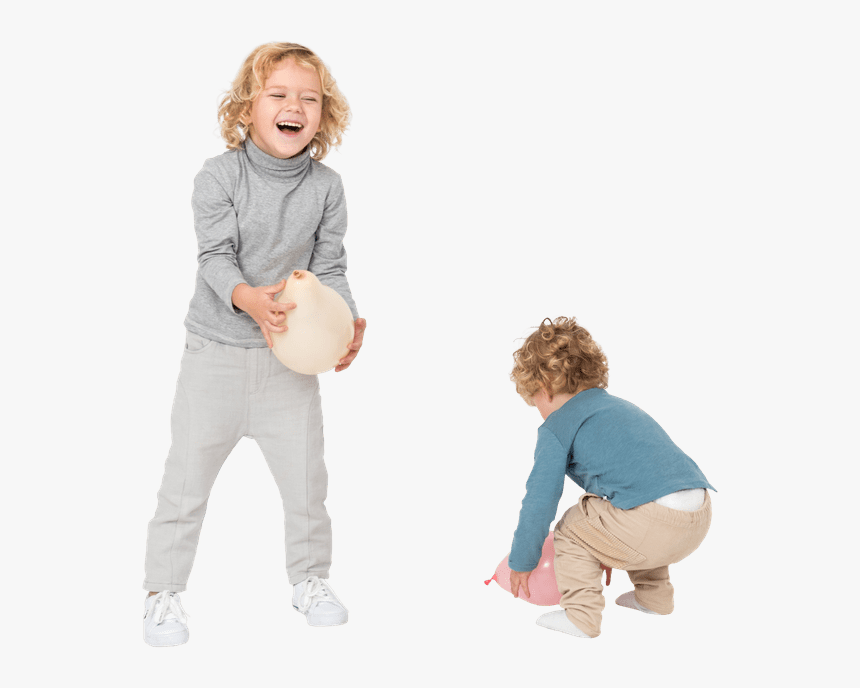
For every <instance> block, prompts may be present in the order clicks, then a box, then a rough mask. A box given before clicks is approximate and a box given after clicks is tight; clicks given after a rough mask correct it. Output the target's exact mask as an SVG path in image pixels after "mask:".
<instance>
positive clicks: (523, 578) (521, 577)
mask: <svg viewBox="0 0 860 688" xmlns="http://www.w3.org/2000/svg"><path fill="white" fill-rule="evenodd" d="M531 575H532V572H531V571H513V570H511V592H512V593H513V595H514V597H519V594H518V593H519V589H520V586H522V589H523V592H524V593H525V594H526V597H531V596H532V594H531V593H530V592H529V576H531Z"/></svg>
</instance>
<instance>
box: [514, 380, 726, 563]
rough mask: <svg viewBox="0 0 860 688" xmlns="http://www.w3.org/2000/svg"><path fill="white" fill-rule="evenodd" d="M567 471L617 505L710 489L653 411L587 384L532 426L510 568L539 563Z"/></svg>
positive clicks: (643, 502) (696, 467)
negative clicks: (531, 454)
mask: <svg viewBox="0 0 860 688" xmlns="http://www.w3.org/2000/svg"><path fill="white" fill-rule="evenodd" d="M565 474H567V475H568V476H570V478H571V479H572V480H573V482H575V483H576V484H577V485H579V486H580V487H581V488H583V489H584V490H585V491H586V492H590V493H592V494H595V495H598V496H600V497H606V498H607V499H608V500H609V501H610V502H611V503H612V506H614V507H617V508H619V509H632V508H634V507H637V506H639V505H640V504H645V503H647V502H653V501H654V500H655V499H658V498H660V497H663V496H664V495H667V494H671V493H672V492H677V491H678V490H687V489H691V488H695V487H705V488H708V489H711V490H713V489H714V488H713V487H712V486H711V484H710V483H709V482H708V481H707V479H706V478H705V476H704V474H703V473H702V471H701V470H699V467H698V466H697V465H696V463H695V462H694V461H693V460H692V459H691V458H690V457H689V456H687V455H686V454H685V453H684V452H682V451H681V450H680V449H679V448H678V447H677V446H676V445H675V443H674V442H672V440H671V439H669V435H667V434H666V432H665V431H664V430H663V428H661V427H660V426H659V425H658V424H657V422H656V421H655V420H654V419H653V418H651V416H649V415H648V414H647V413H645V412H644V411H643V410H642V409H640V408H639V407H638V406H634V405H633V404H631V403H630V402H627V401H624V400H623V399H619V398H618V397H614V396H612V395H611V394H609V393H608V392H607V391H606V390H605V389H598V388H594V389H587V390H585V391H584V392H580V393H579V394H577V395H576V396H574V397H573V398H572V399H570V400H569V401H568V402H567V403H565V404H564V406H562V407H561V408H559V409H557V410H556V411H554V412H553V413H551V414H550V415H549V417H548V418H547V419H546V421H545V422H544V424H543V425H541V426H540V428H539V429H538V441H537V447H536V448H535V463H534V468H532V472H531V475H530V476H529V479H528V482H527V483H526V496H525V498H524V499H523V506H522V509H521V510H520V520H519V525H518V526H517V530H516V532H515V533H514V542H513V545H512V546H511V554H510V557H508V565H509V566H510V567H511V569H512V570H514V571H531V570H532V569H534V568H535V567H536V566H537V565H538V562H539V561H540V555H541V546H542V545H543V541H544V540H545V539H546V535H547V532H548V531H549V524H550V522H551V521H552V520H553V519H554V518H555V515H556V510H557V509H558V501H559V499H561V493H562V490H563V488H564V476H565ZM714 491H716V490H714Z"/></svg>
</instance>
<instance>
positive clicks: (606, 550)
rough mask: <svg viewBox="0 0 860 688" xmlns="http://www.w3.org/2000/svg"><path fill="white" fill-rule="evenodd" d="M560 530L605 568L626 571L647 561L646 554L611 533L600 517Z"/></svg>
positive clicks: (567, 525)
mask: <svg viewBox="0 0 860 688" xmlns="http://www.w3.org/2000/svg"><path fill="white" fill-rule="evenodd" d="M560 530H561V534H562V535H565V536H567V537H569V538H570V539H572V540H573V541H574V542H576V543H578V544H579V545H581V546H582V547H584V548H585V549H587V550H588V551H589V552H590V553H591V554H592V555H593V556H594V557H595V558H596V559H597V560H598V561H600V563H601V564H603V565H604V566H609V567H610V568H613V569H622V570H624V569H626V568H627V567H629V566H635V565H636V564H638V563H640V562H642V561H645V555H644V554H640V553H639V552H637V551H636V550H635V549H633V548H632V547H629V546H628V545H626V544H625V543H624V542H622V541H621V540H620V539H618V538H617V537H616V536H615V535H613V534H612V533H610V532H609V531H608V530H607V529H606V526H604V525H603V521H601V520H600V516H592V517H591V518H583V519H579V520H577V521H574V522H573V523H570V524H564V525H563V526H562V527H561V529H560Z"/></svg>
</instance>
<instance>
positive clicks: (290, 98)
mask: <svg viewBox="0 0 860 688" xmlns="http://www.w3.org/2000/svg"><path fill="white" fill-rule="evenodd" d="M301 104H302V101H301V98H299V96H298V95H297V94H292V95H290V94H287V97H286V98H285V99H284V109H286V110H300V109H301Z"/></svg>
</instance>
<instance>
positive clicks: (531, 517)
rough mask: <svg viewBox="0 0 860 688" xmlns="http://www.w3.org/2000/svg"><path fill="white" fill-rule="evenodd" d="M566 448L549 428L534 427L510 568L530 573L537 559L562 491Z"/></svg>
mask: <svg viewBox="0 0 860 688" xmlns="http://www.w3.org/2000/svg"><path fill="white" fill-rule="evenodd" d="M567 451H568V450H567V448H565V447H563V446H562V445H561V443H560V442H559V441H558V438H557V437H556V436H555V435H554V434H553V433H552V431H551V430H548V429H547V428H545V427H543V426H541V428H540V429H538V441H537V446H536V447H535V463H534V468H532V472H531V474H530V475H529V479H528V481H527V482H526V496H525V497H524V498H523V505H522V508H521V509H520V520H519V524H518V525H517V530H516V532H515V533H514V542H513V545H511V554H510V556H509V557H508V566H510V568H511V571H519V572H523V573H525V572H530V571H533V570H534V569H535V567H536V566H537V565H538V562H540V556H541V548H542V546H543V542H544V540H546V534H547V532H549V524H550V523H551V522H552V519H553V518H555V514H556V510H557V509H558V502H559V500H560V499H561V493H562V491H563V490H564V476H565V472H566V470H567ZM512 580H513V579H512ZM511 587H512V588H513V586H511Z"/></svg>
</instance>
